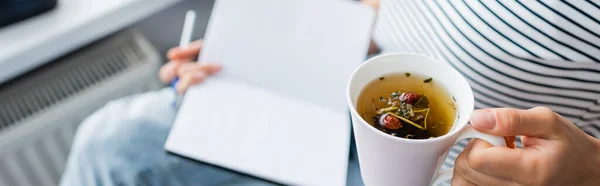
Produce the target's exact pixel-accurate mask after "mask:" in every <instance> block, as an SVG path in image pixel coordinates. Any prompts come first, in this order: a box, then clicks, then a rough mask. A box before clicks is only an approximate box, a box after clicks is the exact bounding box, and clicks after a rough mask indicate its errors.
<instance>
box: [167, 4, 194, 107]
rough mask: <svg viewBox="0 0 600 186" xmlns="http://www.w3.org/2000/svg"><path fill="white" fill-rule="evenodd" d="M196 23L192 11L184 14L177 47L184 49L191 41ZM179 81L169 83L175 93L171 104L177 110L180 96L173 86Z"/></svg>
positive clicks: (176, 79) (176, 78) (174, 80)
mask: <svg viewBox="0 0 600 186" xmlns="http://www.w3.org/2000/svg"><path fill="white" fill-rule="evenodd" d="M195 22H196V12H194V11H193V10H188V11H187V12H186V13H185V21H184V23H183V29H182V31H181V39H180V40H179V47H180V48H185V47H187V46H188V45H189V44H190V42H191V41H192V32H193V31H194V24H195ZM178 81H179V77H175V79H173V81H172V82H171V88H172V89H173V91H175V101H174V102H173V107H174V108H177V107H178V106H179V104H180V103H181V100H182V96H181V95H179V94H178V93H177V89H176V88H175V85H177V82H178Z"/></svg>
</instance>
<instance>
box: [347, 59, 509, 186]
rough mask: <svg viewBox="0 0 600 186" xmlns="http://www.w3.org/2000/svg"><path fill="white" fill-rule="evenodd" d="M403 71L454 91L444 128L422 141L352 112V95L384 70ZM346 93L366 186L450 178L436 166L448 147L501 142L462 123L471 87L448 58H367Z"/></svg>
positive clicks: (449, 172) (471, 103) (354, 99)
mask: <svg viewBox="0 0 600 186" xmlns="http://www.w3.org/2000/svg"><path fill="white" fill-rule="evenodd" d="M405 72H409V73H417V74H422V75H425V76H428V77H432V78H433V81H435V83H439V84H441V85H442V86H443V87H444V89H446V90H447V92H448V93H449V94H451V95H452V96H454V98H455V99H456V105H457V111H456V113H457V116H456V118H455V120H454V121H455V122H454V124H453V126H452V128H451V129H450V132H448V133H447V134H445V135H443V136H440V137H436V138H430V139H422V140H416V139H405V138H399V137H395V136H391V135H389V134H386V133H384V132H381V131H379V130H377V129H376V128H375V127H373V126H371V125H369V123H367V122H366V121H365V120H364V119H363V118H362V117H361V116H360V115H359V114H358V112H357V111H356V103H357V100H358V96H359V94H360V93H361V91H362V90H363V88H364V87H365V86H366V85H367V84H368V83H369V82H371V81H373V80H375V79H377V78H379V77H381V76H384V75H387V74H390V73H402V74H403V73H405ZM347 98H348V104H349V106H350V108H351V113H352V125H353V128H354V135H355V138H356V148H357V150H358V160H359V162H360V169H361V176H362V179H363V182H364V183H365V185H368V186H387V185H390V186H391V185H394V186H396V185H411V186H412V185H415V186H421V185H438V184H440V183H442V182H444V181H447V180H449V179H451V178H452V173H453V169H449V170H445V171H443V172H439V170H440V168H441V167H442V165H443V162H444V159H445V157H446V155H447V153H448V151H449V150H450V148H451V147H452V146H454V145H456V143H458V142H459V141H460V140H462V139H466V138H480V139H483V140H486V141H488V142H490V143H491V144H493V145H495V146H506V142H505V141H504V138H503V137H497V136H491V135H488V134H483V133H479V132H477V131H476V130H474V129H473V128H472V127H471V125H469V124H467V123H468V121H469V116H470V115H471V113H472V112H473V108H474V98H473V92H472V90H471V87H470V86H469V84H468V83H467V81H466V80H465V78H464V77H463V76H462V75H461V74H460V73H458V71H456V70H455V69H454V68H453V67H452V66H450V65H449V64H448V63H446V62H443V61H439V60H436V59H433V58H431V57H428V56H424V55H419V54H409V53H391V54H385V55H381V56H377V57H374V58H371V59H369V60H367V61H366V62H365V63H363V64H361V65H360V66H359V67H358V68H357V69H356V70H354V72H353V73H352V75H351V76H350V81H349V82H348V88H347Z"/></svg>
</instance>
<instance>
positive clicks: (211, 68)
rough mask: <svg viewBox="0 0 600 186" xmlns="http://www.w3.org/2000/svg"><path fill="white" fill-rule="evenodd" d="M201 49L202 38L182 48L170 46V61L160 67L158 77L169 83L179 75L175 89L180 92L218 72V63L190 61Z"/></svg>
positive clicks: (219, 68)
mask: <svg viewBox="0 0 600 186" xmlns="http://www.w3.org/2000/svg"><path fill="white" fill-rule="evenodd" d="M201 49H202V40H196V41H194V42H192V43H190V44H189V45H188V46H187V47H184V48H181V47H175V48H171V49H170V50H169V52H167V57H168V58H169V60H170V61H169V62H168V63H166V64H165V65H163V66H162V67H161V69H160V72H159V76H160V79H161V80H162V81H163V82H165V83H170V82H172V81H173V80H174V79H175V78H176V77H179V81H178V82H177V84H176V85H175V90H176V91H177V93H179V94H182V93H184V92H185V91H186V90H187V89H188V88H189V87H190V86H192V85H195V84H198V83H201V82H202V81H204V79H206V78H207V77H208V76H210V75H212V74H214V73H217V72H219V71H220V70H221V68H222V67H221V65H220V64H216V63H204V62H202V63H194V62H192V60H193V59H194V58H195V57H196V56H198V54H200V50H201Z"/></svg>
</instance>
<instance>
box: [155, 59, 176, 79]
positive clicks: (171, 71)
mask: <svg viewBox="0 0 600 186" xmlns="http://www.w3.org/2000/svg"><path fill="white" fill-rule="evenodd" d="M179 64H180V63H178V62H174V61H171V62H168V63H167V64H165V65H163V66H162V67H161V68H160V71H159V72H158V76H159V77H160V80H162V81H163V82H165V83H169V82H171V81H173V79H175V77H176V76H177V71H176V69H177V67H178V66H179Z"/></svg>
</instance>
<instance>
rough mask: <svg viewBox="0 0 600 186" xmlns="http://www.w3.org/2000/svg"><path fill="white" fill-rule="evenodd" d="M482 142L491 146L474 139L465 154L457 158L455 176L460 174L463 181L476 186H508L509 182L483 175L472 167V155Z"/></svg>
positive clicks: (464, 151) (466, 148)
mask: <svg viewBox="0 0 600 186" xmlns="http://www.w3.org/2000/svg"><path fill="white" fill-rule="evenodd" d="M481 142H483V143H486V144H489V143H487V142H485V141H482V140H479V139H472V140H471V141H470V142H469V144H468V145H467V147H465V149H464V150H463V152H462V153H461V154H460V155H459V156H458V157H457V158H456V161H455V162H454V171H455V175H457V174H458V175H460V177H462V178H463V179H465V180H467V181H469V182H470V183H473V184H475V185H508V183H509V182H508V181H507V180H504V179H501V178H496V177H493V176H489V175H486V174H483V173H481V172H478V171H477V170H475V169H473V168H471V167H470V165H469V159H471V158H470V153H471V152H473V149H474V146H475V145H477V143H481Z"/></svg>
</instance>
